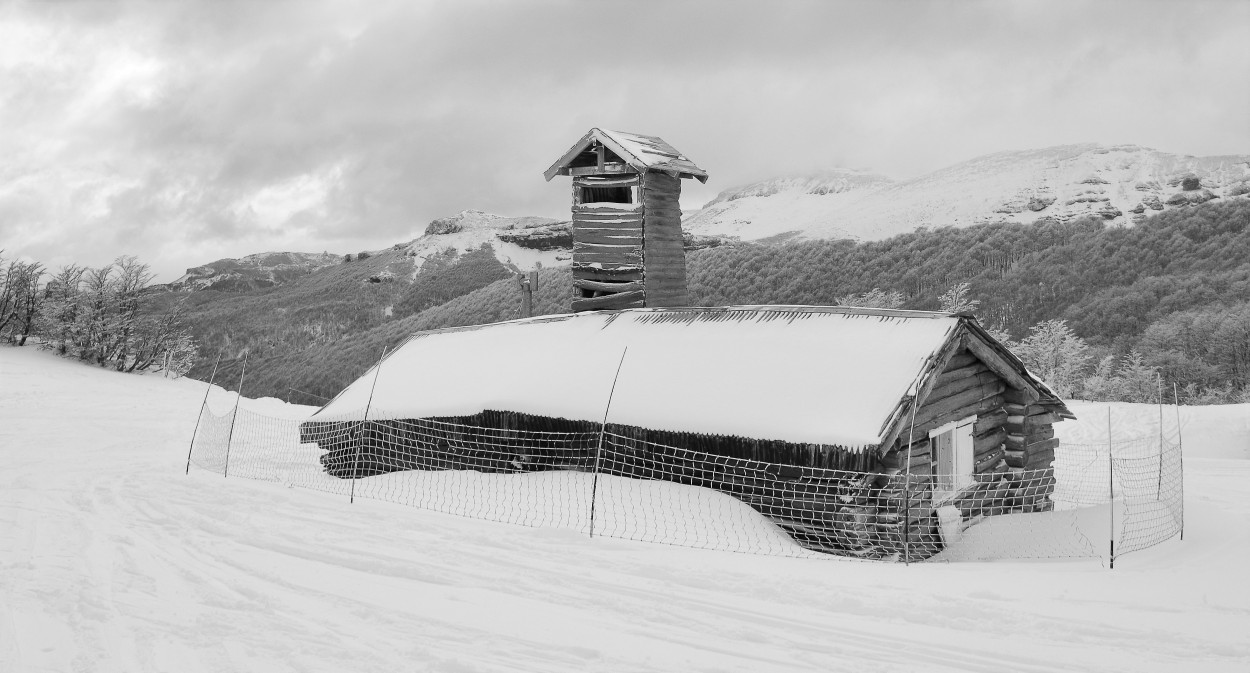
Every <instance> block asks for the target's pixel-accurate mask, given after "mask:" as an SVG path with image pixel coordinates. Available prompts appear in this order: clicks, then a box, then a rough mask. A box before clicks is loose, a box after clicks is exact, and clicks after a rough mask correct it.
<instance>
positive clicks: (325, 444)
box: [189, 406, 1183, 561]
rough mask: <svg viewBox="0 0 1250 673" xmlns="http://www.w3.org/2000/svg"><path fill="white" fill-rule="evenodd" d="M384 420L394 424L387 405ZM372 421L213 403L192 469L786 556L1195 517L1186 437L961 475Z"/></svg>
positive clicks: (926, 548) (442, 423)
mask: <svg viewBox="0 0 1250 673" xmlns="http://www.w3.org/2000/svg"><path fill="white" fill-rule="evenodd" d="M371 414H377V415H378V416H380V417H385V412H384V411H383V410H379V409H377V408H376V407H374V409H373V410H372V411H371ZM362 418H363V413H360V414H356V415H355V417H354V418H352V417H350V416H344V417H337V418H322V417H320V416H318V417H317V418H316V420H315V421H314V420H310V419H306V418H305V419H298V418H280V417H277V416H274V415H266V414H261V413H257V412H254V411H250V410H248V409H245V408H238V409H237V410H230V411H226V412H224V413H217V412H214V411H213V410H212V409H210V408H209V407H208V406H206V407H205V408H204V409H203V410H202V411H201V417H200V421H199V425H198V430H197V432H196V434H195V437H194V439H193V441H192V446H191V451H190V456H189V460H190V463H192V464H194V465H196V466H197V467H199V468H201V469H204V470H208V471H210V472H215V473H218V474H223V475H226V476H231V477H246V478H250V479H258V480H265V481H272V482H277V483H281V484H284V485H287V486H296V487H300V488H307V489H314V490H318V491H324V492H327V493H334V494H337V495H341V496H344V497H345V498H352V499H354V498H369V499H374V500H381V501H387V502H393V503H399V504H403V505H409V506H412V507H419V508H423V509H429V510H435V511H439V512H445V513H448V514H455V515H460V516H465V517H472V518H479V519H488V520H492V521H500V522H506V523H513V524H520V525H525V526H545V527H560V528H568V529H573V530H577V531H581V532H583V533H586V534H589V535H594V536H604V537H614V538H622V539H629V540H639V541H647V542H655V543H664V544H672V545H681V546H689V547H699V548H708V549H719V550H726V551H735V552H746V553H754V554H766V555H781V556H810V557H815V556H826V555H836V556H840V557H849V558H857V559H873V560H883V561H926V560H927V561H967V560H990V559H1011V558H1064V557H1102V558H1107V557H1108V556H1110V557H1111V558H1112V559H1114V557H1116V556H1119V555H1122V554H1125V553H1128V552H1131V551H1136V550H1140V549H1144V548H1147V547H1150V546H1152V545H1155V544H1158V543H1159V542H1162V541H1164V540H1166V539H1169V538H1171V537H1173V536H1174V535H1176V534H1177V533H1178V532H1179V531H1180V530H1181V526H1182V521H1183V510H1182V506H1183V503H1182V495H1183V493H1182V482H1181V479H1182V469H1181V468H1182V466H1181V453H1180V443H1179V437H1177V436H1166V435H1164V434H1163V433H1162V432H1155V433H1153V434H1151V435H1149V436H1143V437H1138V438H1134V439H1128V440H1112V441H1111V442H1110V444H1108V443H1107V442H1103V443H1090V444H1061V445H1060V446H1059V447H1058V448H1057V449H1056V450H1055V462H1054V464H1053V466H1051V467H1048V468H1046V469H1041V470H1021V469H1011V468H1009V467H1007V465H1006V463H1005V462H1001V461H1000V463H999V464H997V465H995V466H993V467H991V468H988V469H981V468H978V471H977V473H976V474H974V475H971V476H969V475H965V476H962V477H960V476H952V475H934V474H932V473H929V472H928V471H927V468H919V467H918V468H917V469H915V470H912V469H911V468H909V467H904V468H903V469H901V470H898V469H892V470H883V471H880V472H853V471H844V470H831V469H822V468H813V467H799V466H793V465H784V464H777V463H767V462H760V461H756V460H749V459H743V458H734V457H726V456H720V455H715V454H711V453H706V452H699V451H692V450H689V449H686V448H682V447H678V446H669V445H664V444H659V443H655V442H649V441H644V440H643V439H640V438H637V437H631V436H629V435H630V433H629V432H628V431H619V432H618V431H614V430H613V428H614V427H615V426H611V425H608V426H606V427H605V428H604V429H603V430H602V431H601V432H566V431H557V430H552V431H537V430H532V429H526V430H520V429H508V428H493V427H482V426H481V425H475V424H466V423H457V422H449V421H446V420H437V419H406V420H368V421H366V420H362ZM618 430H619V428H618ZM1143 430H1145V429H1143ZM1113 541H1114V547H1112V545H1111V543H1112V542H1113Z"/></svg>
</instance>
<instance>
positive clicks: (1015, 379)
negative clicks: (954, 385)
mask: <svg viewBox="0 0 1250 673" xmlns="http://www.w3.org/2000/svg"><path fill="white" fill-rule="evenodd" d="M965 337H966V338H965V339H964V345H965V346H966V347H967V348H968V350H969V351H971V352H972V354H973V355H976V356H977V358H978V359H980V360H981V361H982V362H984V363H985V364H986V365H987V366H989V368H990V369H993V370H994V371H995V372H996V373H997V374H998V375H999V376H1001V377H1003V379H1005V380H1006V381H1007V383H1008V384H1010V386H1011V387H1012V388H1014V389H1016V390H1021V391H1024V394H1025V397H1026V398H1027V399H1028V400H1029V401H1030V402H1035V401H1037V399H1038V396H1037V392H1036V391H1035V389H1034V384H1033V382H1032V381H1027V380H1025V378H1024V377H1023V376H1021V375H1020V374H1019V373H1017V372H1016V371H1015V369H1014V368H1013V367H1012V366H1011V365H1010V364H1009V363H1008V362H1007V361H1006V360H1004V359H1003V357H1002V356H1000V355H999V354H998V353H997V352H995V351H994V350H993V349H991V348H990V347H989V346H987V345H985V344H983V343H981V340H980V339H978V338H976V337H974V336H972V335H965Z"/></svg>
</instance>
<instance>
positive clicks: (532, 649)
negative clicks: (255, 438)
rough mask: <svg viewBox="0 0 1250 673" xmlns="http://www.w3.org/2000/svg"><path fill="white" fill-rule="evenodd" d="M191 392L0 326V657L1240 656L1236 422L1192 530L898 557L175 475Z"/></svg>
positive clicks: (161, 662) (47, 664)
mask: <svg viewBox="0 0 1250 673" xmlns="http://www.w3.org/2000/svg"><path fill="white" fill-rule="evenodd" d="M203 394H204V384H202V383H199V382H195V381H187V380H178V381H171V380H166V379H162V378H159V377H156V376H133V375H122V374H116V373H112V372H108V371H105V370H101V369H97V368H94V367H90V366H86V365H82V364H78V363H76V362H70V361H65V360H61V359H59V358H56V357H54V356H52V355H50V354H48V353H42V352H38V351H36V350H35V349H34V348H31V347H26V348H22V349H15V348H9V347H0V458H2V459H3V468H0V671H4V672H6V673H8V672H13V673H19V672H22V673H24V672H26V671H127V672H130V671H396V670H404V671H407V670H432V671H511V670H522V671H586V670H595V671H674V670H683V671H685V670H689V671H787V670H811V671H857V672H862V671H911V670H925V671H1038V672H1041V671H1074V670H1098V671H1132V672H1134V673H1138V672H1141V671H1169V670H1182V669H1184V670H1203V671H1221V670H1226V671H1244V670H1248V669H1250V589H1248V588H1247V586H1246V583H1245V582H1244V581H1242V577H1243V575H1244V559H1245V558H1247V552H1248V551H1250V532H1248V530H1250V526H1247V525H1246V524H1247V521H1250V504H1247V498H1246V496H1247V494H1250V485H1248V483H1247V482H1248V478H1250V461H1247V460H1245V459H1244V454H1242V456H1239V457H1231V456H1236V455H1237V452H1236V451H1235V450H1231V449H1229V448H1228V446H1227V445H1229V444H1235V443H1237V442H1242V441H1250V429H1247V430H1244V432H1243V429H1244V428H1245V425H1241V426H1238V425H1236V424H1235V423H1227V424H1225V425H1226V426H1227V427H1228V428H1229V430H1228V431H1227V432H1225V433H1224V435H1219V433H1216V432H1213V431H1211V430H1210V428H1208V429H1207V435H1205V436H1206V437H1209V438H1210V439H1208V440H1207V441H1209V442H1211V443H1212V444H1211V446H1210V447H1205V446H1199V445H1193V444H1191V443H1189V442H1187V443H1186V449H1187V451H1186V468H1187V475H1186V476H1187V479H1186V484H1187V491H1188V499H1187V528H1186V539H1185V541H1183V542H1180V541H1175V540H1173V541H1170V542H1167V543H1164V544H1163V545H1161V546H1159V547H1156V548H1153V549H1149V550H1145V551H1142V552H1138V553H1135V554H1131V555H1128V556H1124V557H1122V558H1120V559H1118V560H1117V564H1116V565H1117V567H1116V569H1115V570H1114V571H1112V570H1108V569H1107V568H1105V567H1104V565H1103V564H1101V563H1100V562H1099V561H1098V560H1096V559H1077V560H1071V561H1042V562H1031V561H1030V562H1025V561H1010V562H992V563H952V564H928V565H913V566H910V567H905V566H902V565H890V564H880V563H868V562H857V561H849V560H839V559H823V558H822V559H794V558H775V557H761V556H751V555H746V554H734V553H727V552H717V551H704V550H694V549H686V548H680V547H672V546H666V545H657V544H646V543H637V542H628V541H622V540H613V539H603V538H595V539H588V538H586V537H585V536H584V535H581V534H578V533H577V532H575V531H570V530H560V529H545V528H528V527H524V526H514V525H507V524H498V523H491V522H485V521H477V520H473V519H466V518H462V517H456V516H450V515H444V514H439V513H436V512H429V511H423V510H418V509H413V508H409V507H403V506H399V505H392V504H388V503H382V502H376V501H369V500H358V501H357V502H356V503H355V504H353V505H349V504H348V503H347V501H346V499H345V498H342V497H340V496H337V495H334V494H328V493H321V492H315V491H309V490H302V489H296V488H285V487H283V486H281V485H279V484H274V483H266V482H258V481H251V480H247V479H241V478H233V477H232V478H224V479H223V478H222V477H221V476H219V475H215V474H212V473H209V472H205V471H203V470H198V469H196V468H194V467H193V468H192V470H191V473H190V475H189V476H184V475H183V470H184V466H185V460H186V450H187V445H188V442H189V440H190V434H191V429H192V426H193V425H194V422H195V417H196V412H197V411H198V408H199V404H200V400H201V398H202V396H203ZM247 404H249V405H250V406H251V405H256V406H261V407H263V406H265V405H269V406H273V405H274V404H277V403H276V402H275V401H273V400H265V401H257V402H253V401H247ZM1185 411H1186V414H1187V418H1186V421H1187V422H1186V432H1189V427H1190V426H1193V427H1195V428H1197V427H1199V426H1201V423H1202V419H1203V418H1204V417H1203V416H1202V414H1201V413H1198V412H1199V411H1201V410H1191V409H1187V410H1185ZM1078 413H1080V412H1079V411H1078ZM1220 413H1222V414H1224V416H1221V417H1220V418H1229V419H1235V418H1238V417H1240V418H1245V417H1246V415H1247V414H1250V407H1246V406H1243V407H1241V408H1231V409H1230V408H1222V411H1221V412H1220ZM1143 418H1144V416H1143ZM1103 422H1104V423H1105V418H1104V419H1103ZM1238 433H1241V434H1238ZM1221 442H1222V444H1221ZM1216 444H1219V446H1216ZM1205 455H1211V456H1217V457H1204V456H1205Z"/></svg>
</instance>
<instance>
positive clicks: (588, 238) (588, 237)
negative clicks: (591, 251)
mask: <svg viewBox="0 0 1250 673" xmlns="http://www.w3.org/2000/svg"><path fill="white" fill-rule="evenodd" d="M603 231H608V232H611V233H606V234H604V233H599V232H603ZM578 243H593V244H598V245H634V246H639V245H642V232H641V231H639V232H624V233H617V232H614V231H612V230H611V229H607V230H604V229H574V230H573V244H574V245H577V244H578Z"/></svg>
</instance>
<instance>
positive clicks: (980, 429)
mask: <svg viewBox="0 0 1250 673" xmlns="http://www.w3.org/2000/svg"><path fill="white" fill-rule="evenodd" d="M1006 422H1007V412H1006V411H1003V410H1002V409H996V410H994V411H992V412H990V413H988V414H985V415H984V416H978V417H977V420H976V423H975V424H974V425H973V426H972V434H973V435H983V434H985V433H987V432H997V431H998V430H999V429H1000V428H1002V427H1003V424H1004V423H1006Z"/></svg>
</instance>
